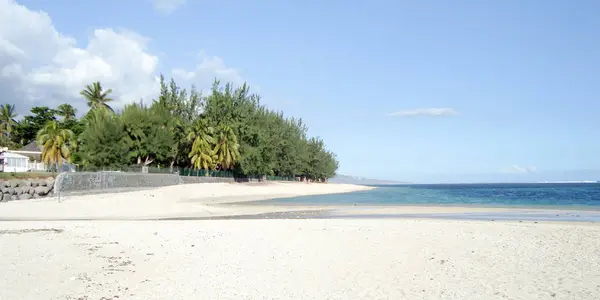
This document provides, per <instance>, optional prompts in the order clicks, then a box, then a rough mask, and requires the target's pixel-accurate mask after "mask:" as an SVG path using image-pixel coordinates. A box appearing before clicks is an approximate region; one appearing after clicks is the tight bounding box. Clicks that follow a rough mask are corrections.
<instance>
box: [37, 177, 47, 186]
mask: <svg viewBox="0 0 600 300" xmlns="http://www.w3.org/2000/svg"><path fill="white" fill-rule="evenodd" d="M38 186H46V180H44V179H40V180H39V181H38Z"/></svg>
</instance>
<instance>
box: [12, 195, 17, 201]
mask: <svg viewBox="0 0 600 300" xmlns="http://www.w3.org/2000/svg"><path fill="white" fill-rule="evenodd" d="M10 200H13V201H14V200H19V196H17V195H12V196H10Z"/></svg>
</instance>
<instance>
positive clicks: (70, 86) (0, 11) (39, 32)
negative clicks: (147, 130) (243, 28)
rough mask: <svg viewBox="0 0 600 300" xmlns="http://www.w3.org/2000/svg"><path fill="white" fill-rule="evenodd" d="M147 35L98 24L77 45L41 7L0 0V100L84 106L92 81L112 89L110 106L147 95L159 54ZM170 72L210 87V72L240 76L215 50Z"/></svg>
mask: <svg viewBox="0 0 600 300" xmlns="http://www.w3.org/2000/svg"><path fill="white" fill-rule="evenodd" d="M149 41H150V39H149V38H147V37H143V36H140V35H138V34H137V33H135V32H131V31H124V30H120V31H115V30H113V29H111V28H103V29H95V30H93V32H92V34H91V35H90V37H89V40H88V43H87V45H86V46H84V47H77V46H76V41H75V39H73V38H72V37H69V36H66V35H64V34H61V33H60V32H58V31H57V30H56V29H55V28H54V26H53V24H52V20H51V18H50V17H49V16H48V15H47V14H46V13H45V12H43V11H31V10H29V9H28V8H26V7H25V6H23V5H20V4H18V3H16V2H15V1H13V0H0V97H1V98H0V101H2V103H12V104H16V106H17V112H18V113H19V114H20V115H23V114H26V113H27V112H28V110H29V108H30V107H31V106H35V105H45V106H50V107H53V106H57V105H58V104H60V103H71V104H73V105H74V106H75V107H76V108H78V109H79V110H80V111H85V110H86V109H87V108H86V102H85V101H84V100H83V99H82V97H81V96H80V95H79V91H81V90H82V89H83V88H84V86H85V85H86V84H90V83H92V82H94V81H100V82H101V83H102V85H103V86H104V87H105V88H111V89H112V90H113V98H114V99H115V101H114V102H113V103H112V106H113V107H115V108H120V107H122V106H123V105H124V104H126V103H131V102H134V101H139V100H140V99H141V98H144V99H147V100H149V99H151V98H153V97H154V96H156V94H157V93H158V90H159V86H158V78H157V75H158V70H157V66H158V60H159V59H158V56H156V55H153V54H151V53H150V52H149V51H148V49H147V47H146V45H147V43H148V42H149ZM165 75H169V74H165ZM173 76H174V77H180V78H182V79H185V80H187V81H190V83H195V84H196V85H197V86H198V88H207V87H210V84H211V83H212V81H213V80H214V78H215V77H218V78H220V79H222V80H223V81H234V82H243V79H242V77H241V76H240V74H239V72H238V71H237V70H235V69H233V68H231V67H227V66H225V63H224V62H223V60H222V59H221V58H219V57H216V56H213V57H201V60H200V62H199V64H198V65H197V66H196V67H195V68H194V69H193V70H191V71H184V70H183V69H174V70H173ZM176 79H177V78H176ZM178 83H179V82H178ZM180 85H182V86H185V83H180Z"/></svg>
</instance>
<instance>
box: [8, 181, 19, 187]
mask: <svg viewBox="0 0 600 300" xmlns="http://www.w3.org/2000/svg"><path fill="white" fill-rule="evenodd" d="M9 183H10V187H12V188H16V187H18V186H19V181H18V180H10V181H9Z"/></svg>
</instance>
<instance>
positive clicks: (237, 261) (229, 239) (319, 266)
mask: <svg viewBox="0 0 600 300" xmlns="http://www.w3.org/2000/svg"><path fill="white" fill-rule="evenodd" d="M363 189H366V187H361V186H352V185H334V184H327V185H325V184H322V185H318V184H308V185H306V184H304V185H301V184H283V183H282V184H279V183H275V184H268V185H247V184H205V185H189V186H176V187H168V188H161V189H156V190H145V191H137V192H129V193H120V194H103V195H88V196H76V197H67V198H64V199H62V200H61V202H58V201H57V199H44V200H34V201H15V202H9V203H2V204H0V219H4V220H7V219H19V218H21V220H18V221H3V222H0V249H1V250H2V253H3V254H2V258H1V259H0V270H1V271H0V299H32V300H33V299H35V300H38V299H527V300H530V299H578V300H580V299H590V300H591V299H599V298H600V240H599V239H598V237H599V236H600V226H598V225H597V224H596V223H583V222H579V223H565V222H561V223H559V222H525V221H524V222H516V221H503V222H498V221H496V222H491V221H458V220H437V219H368V218H367V219H302V220H291V219H255V220H252V219H244V220H185V221H182V220H175V221H165V220H160V221H157V220H147V218H148V217H159V216H215V215H223V216H224V215H235V214H248V213H264V212H272V211H282V210H285V211H288V210H294V209H297V210H311V209H313V210H317V209H318V208H316V207H276V206H271V205H243V204H238V203H237V202H240V201H250V200H252V199H254V200H257V199H268V198H277V197H281V196H296V195H311V194H323V193H344V192H351V191H357V190H363ZM227 202H229V203H231V202H236V204H235V205H232V204H223V203H227ZM372 209H374V208H372ZM382 209H384V208H376V209H375V210H382ZM401 209H402V210H405V211H411V209H412V211H419V210H420V211H431V209H429V210H428V209H427V208H423V207H421V208H418V207H413V208H410V207H404V208H401ZM432 209H434V210H443V208H432ZM449 209H451V210H460V208H449ZM462 210H469V208H462ZM76 217H80V218H87V219H95V218H100V219H111V218H112V219H114V220H71V221H60V220H58V219H61V218H64V219H74V218H75V219H76ZM36 218H37V219H38V220H34V219H36ZM144 218H146V220H140V219H144Z"/></svg>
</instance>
